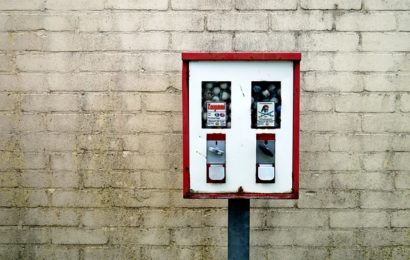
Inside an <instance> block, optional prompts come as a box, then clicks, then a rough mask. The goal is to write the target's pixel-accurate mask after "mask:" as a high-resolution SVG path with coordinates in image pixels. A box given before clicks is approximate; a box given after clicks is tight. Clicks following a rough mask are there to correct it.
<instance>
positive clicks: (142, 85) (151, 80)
mask: <svg viewBox="0 0 410 260" xmlns="http://www.w3.org/2000/svg"><path fill="white" fill-rule="evenodd" d="M112 81H113V83H112V88H113V90H115V91H149V92H160V91H164V90H166V89H167V88H168V87H172V86H173V87H175V85H173V82H172V79H171V77H170V76H169V75H166V74H164V73H147V74H144V73H143V74H135V73H118V74H116V75H113V76H112ZM179 83H180V82H178V84H179Z"/></svg>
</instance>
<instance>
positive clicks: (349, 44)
mask: <svg viewBox="0 0 410 260" xmlns="http://www.w3.org/2000/svg"><path fill="white" fill-rule="evenodd" d="M298 41H299V48H300V49H301V50H306V51H354V50H356V49H357V48H358V44H359V36H358V35H357V34H355V33H334V32H333V33H304V34H302V35H300V36H299V38H298Z"/></svg>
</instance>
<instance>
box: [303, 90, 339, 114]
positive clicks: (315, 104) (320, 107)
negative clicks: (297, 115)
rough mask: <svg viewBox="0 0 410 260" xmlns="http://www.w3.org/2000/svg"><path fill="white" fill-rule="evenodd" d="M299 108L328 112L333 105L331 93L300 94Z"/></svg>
mask: <svg viewBox="0 0 410 260" xmlns="http://www.w3.org/2000/svg"><path fill="white" fill-rule="evenodd" d="M300 107H301V108H300V110H301V111H303V112H305V111H321V112H328V111H330V110H331V109H332V107H333V97H332V96H331V95H319V94H315V95H311V94H309V95H306V94H302V95H301V102H300Z"/></svg>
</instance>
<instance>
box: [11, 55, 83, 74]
mask: <svg viewBox="0 0 410 260" xmlns="http://www.w3.org/2000/svg"><path fill="white" fill-rule="evenodd" d="M77 58H78V56H76V55H75V54H71V53H47V54H30V53H27V54H22V55H17V57H16V64H17V68H18V69H19V70H21V71H61V72H67V71H73V70H74V69H75V68H76V67H77V66H78V62H75V60H76V59H77Z"/></svg>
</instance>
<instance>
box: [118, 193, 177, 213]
mask: <svg viewBox="0 0 410 260" xmlns="http://www.w3.org/2000/svg"><path fill="white" fill-rule="evenodd" d="M113 193H114V194H113V204H114V206H117V207H136V208H138V207H151V208H167V207H170V206H171V205H172V204H171V198H170V195H169V192H168V191H162V190H135V189H133V190H120V189H117V190H115V191H114V192H113Z"/></svg>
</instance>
